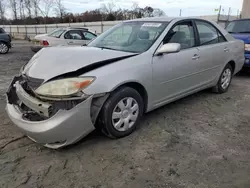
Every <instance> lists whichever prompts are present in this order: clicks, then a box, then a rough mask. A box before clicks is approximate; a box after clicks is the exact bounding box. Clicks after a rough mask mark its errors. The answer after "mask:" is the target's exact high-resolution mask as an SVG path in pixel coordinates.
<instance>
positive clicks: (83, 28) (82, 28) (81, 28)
mask: <svg viewBox="0 0 250 188" xmlns="http://www.w3.org/2000/svg"><path fill="white" fill-rule="evenodd" d="M67 29H68V30H70V29H79V30H86V31H88V30H89V29H88V28H85V27H67Z"/></svg>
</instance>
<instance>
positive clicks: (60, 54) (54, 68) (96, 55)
mask: <svg viewBox="0 0 250 188" xmlns="http://www.w3.org/2000/svg"><path fill="white" fill-rule="evenodd" d="M130 55H134V53H130V52H121V51H114V50H107V49H101V48H94V47H81V46H79V47H64V46H62V47H48V48H43V49H42V50H40V51H39V52H38V53H37V54H35V55H34V56H33V57H32V59H31V60H30V61H29V63H28V64H27V65H25V67H24V70H23V71H22V73H23V74H25V75H27V76H29V77H33V78H39V79H43V80H44V81H47V80H50V79H52V78H54V77H56V76H58V75H62V74H65V73H68V72H73V71H77V70H79V69H81V68H84V67H86V66H89V65H91V64H94V63H97V62H100V61H105V60H109V59H114V58H119V57H125V56H130ZM93 76H94V75H93Z"/></svg>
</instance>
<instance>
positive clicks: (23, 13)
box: [0, 0, 165, 25]
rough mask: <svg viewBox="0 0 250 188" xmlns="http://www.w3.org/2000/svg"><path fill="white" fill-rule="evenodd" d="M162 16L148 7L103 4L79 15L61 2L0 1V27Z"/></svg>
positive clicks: (154, 9)
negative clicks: (10, 16) (125, 7)
mask: <svg viewBox="0 0 250 188" xmlns="http://www.w3.org/2000/svg"><path fill="white" fill-rule="evenodd" d="M7 11H8V12H9V13H11V15H12V18H11V19H10V18H6V16H5V15H6V13H7ZM52 15H54V16H52ZM164 15H165V13H164V12H163V11H162V10H161V9H159V8H153V7H150V6H146V7H144V8H142V7H139V6H138V4H137V3H134V4H133V6H132V7H131V8H130V9H121V8H117V7H116V5H115V3H114V2H113V1H112V0H111V1H110V2H109V3H107V4H102V5H101V7H100V8H99V9H95V10H90V11H85V12H82V13H72V12H69V11H68V10H67V9H66V8H65V6H64V4H63V2H62V0H0V24H26V25H29V24H55V23H74V22H93V21H114V20H127V19H135V18H143V17H154V16H164Z"/></svg>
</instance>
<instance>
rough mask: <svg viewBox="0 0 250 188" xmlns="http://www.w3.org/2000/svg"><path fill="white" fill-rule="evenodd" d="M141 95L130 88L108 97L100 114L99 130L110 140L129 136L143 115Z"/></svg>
mask: <svg viewBox="0 0 250 188" xmlns="http://www.w3.org/2000/svg"><path fill="white" fill-rule="evenodd" d="M143 108H144V105H143V100H142V97H141V95H140V94H139V93H138V92H137V91H136V90H134V89H133V88H130V87H122V88H120V89H119V90H117V91H115V92H114V93H112V94H111V95H110V97H109V98H108V99H107V101H106V102H105V104H104V106H103V108H102V110H101V113H100V122H101V125H100V126H101V127H100V128H101V130H102V132H103V133H104V134H106V135H107V136H108V137H110V138H121V137H124V136H127V135H129V134H131V133H132V132H133V131H134V130H135V129H136V126H137V124H138V122H139V120H140V117H141V116H142V114H143Z"/></svg>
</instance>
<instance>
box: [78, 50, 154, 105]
mask: <svg viewBox="0 0 250 188" xmlns="http://www.w3.org/2000/svg"><path fill="white" fill-rule="evenodd" d="M82 76H95V77H96V80H95V81H94V82H93V83H92V84H91V85H90V86H88V87H87V88H85V89H84V91H83V92H84V93H86V94H88V95H95V94H99V93H109V92H112V91H114V90H115V89H117V88H118V87H120V86H122V85H124V84H127V83H131V82H135V83H138V84H140V85H142V86H143V87H144V88H145V90H146V92H147V94H148V99H149V100H148V101H151V96H153V95H152V55H150V54H149V53H143V54H140V55H137V56H134V57H131V58H128V59H125V60H121V61H118V62H115V63H112V64H109V65H105V66H103V67H100V68H98V69H95V70H93V71H90V72H88V73H86V74H83V75H82Z"/></svg>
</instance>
